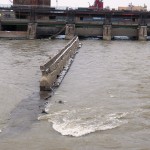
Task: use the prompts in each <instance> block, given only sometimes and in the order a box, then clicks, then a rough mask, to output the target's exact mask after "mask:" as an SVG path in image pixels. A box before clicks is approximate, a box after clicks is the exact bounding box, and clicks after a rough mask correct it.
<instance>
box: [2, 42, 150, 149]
mask: <svg viewBox="0 0 150 150" xmlns="http://www.w3.org/2000/svg"><path fill="white" fill-rule="evenodd" d="M81 42H82V43H83V46H82V48H81V49H80V50H79V53H78V54H77V55H76V57H75V60H74V62H73V64H72V66H71V68H70V70H69V72H68V73H67V75H66V77H65V79H64V80H63V82H62V84H61V86H60V87H59V88H58V89H57V90H56V91H55V94H54V95H53V97H52V98H50V99H49V104H48V105H47V107H46V111H47V112H48V114H46V115H44V114H41V108H42V109H43V106H44V104H45V102H46V101H44V100H43V98H44V97H45V96H47V95H48V93H44V94H45V95H44V94H43V93H40V92H39V79H40V77H41V72H40V69H39V66H40V65H41V64H42V63H43V62H44V61H45V60H46V59H48V57H49V55H54V54H55V53H56V52H57V50H58V49H61V48H62V47H63V46H64V45H65V44H66V43H67V41H65V40H53V41H51V40H33V41H28V40H27V41H26V40H22V41H18V40H10V41H7V40H1V41H0V101H1V105H0V130H1V131H2V132H1V133H0V150H9V149H11V150H26V149H29V150H91V149H92V150H100V149H102V150H109V149H110V150H127V149H132V150H148V149H149V147H150V142H149V139H150V117H149V116H150V69H149V68H150V49H149V47H150V43H149V42H137V41H108V42H105V41H99V40H82V41H81ZM59 101H61V102H62V103H59ZM38 118H39V120H38Z"/></svg>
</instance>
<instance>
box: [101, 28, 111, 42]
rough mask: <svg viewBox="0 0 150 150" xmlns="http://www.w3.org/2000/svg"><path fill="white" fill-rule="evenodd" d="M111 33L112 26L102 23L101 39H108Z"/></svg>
mask: <svg viewBox="0 0 150 150" xmlns="http://www.w3.org/2000/svg"><path fill="white" fill-rule="evenodd" d="M111 33H112V26H111V25H104V26H103V40H106V41H110V40H111V36H112V35H111Z"/></svg>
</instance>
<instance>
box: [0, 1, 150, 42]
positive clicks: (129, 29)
mask: <svg viewBox="0 0 150 150" xmlns="http://www.w3.org/2000/svg"><path fill="white" fill-rule="evenodd" d="M42 2H44V3H42V4H45V5H41V0H39V1H38V0H37V1H35V0H19V1H18V0H14V2H13V5H12V6H11V7H6V8H5V7H0V14H1V15H0V38H25V39H35V38H45V37H46V38H47V37H55V36H56V35H58V34H63V35H65V37H66V39H70V38H72V37H73V36H74V35H78V36H79V37H89V36H90V37H100V38H102V39H104V40H111V39H113V38H114V37H115V36H128V37H131V38H135V39H139V40H147V37H148V36H150V12H148V11H134V10H108V9H103V1H101V0H95V3H94V5H93V6H91V7H88V8H80V7H79V8H77V9H68V8H66V9H57V8H54V7H50V1H49V0H43V1H42ZM98 4H99V5H98Z"/></svg>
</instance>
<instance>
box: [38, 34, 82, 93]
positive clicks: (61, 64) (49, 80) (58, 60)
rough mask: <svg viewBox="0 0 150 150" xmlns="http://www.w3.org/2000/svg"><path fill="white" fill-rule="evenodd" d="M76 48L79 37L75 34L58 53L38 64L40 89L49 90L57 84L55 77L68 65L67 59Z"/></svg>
mask: <svg viewBox="0 0 150 150" xmlns="http://www.w3.org/2000/svg"><path fill="white" fill-rule="evenodd" d="M78 48H79V39H78V37H77V36H75V37H74V38H73V39H72V40H71V41H70V42H69V43H68V44H67V45H66V46H65V47H64V48H63V49H62V50H61V51H59V53H58V54H56V55H55V56H54V57H52V58H50V59H49V60H48V61H47V62H46V63H45V64H44V65H42V66H40V69H41V72H42V77H41V80H40V90H41V91H46V90H51V88H52V87H53V86H58V82H57V79H58V78H59V77H60V75H61V72H62V71H63V70H64V69H65V66H66V65H70V63H71V62H70V61H69V60H70V59H72V58H73V57H74V56H75V54H76V52H77V50H78ZM68 69H69V68H68ZM63 74H64V73H63ZM56 83H57V85H56Z"/></svg>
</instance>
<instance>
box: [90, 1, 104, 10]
mask: <svg viewBox="0 0 150 150" xmlns="http://www.w3.org/2000/svg"><path fill="white" fill-rule="evenodd" d="M89 8H90V9H103V0H95V1H94V4H93V5H92V6H89Z"/></svg>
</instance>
